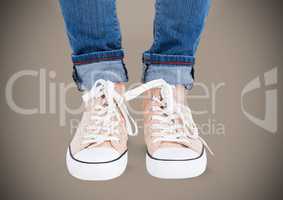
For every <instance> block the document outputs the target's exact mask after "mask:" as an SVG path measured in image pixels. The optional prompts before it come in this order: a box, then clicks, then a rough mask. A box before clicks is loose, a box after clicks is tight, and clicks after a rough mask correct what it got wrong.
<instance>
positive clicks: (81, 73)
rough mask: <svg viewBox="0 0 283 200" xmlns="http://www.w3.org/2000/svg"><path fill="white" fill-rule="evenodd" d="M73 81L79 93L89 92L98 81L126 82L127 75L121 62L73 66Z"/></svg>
mask: <svg viewBox="0 0 283 200" xmlns="http://www.w3.org/2000/svg"><path fill="white" fill-rule="evenodd" d="M73 79H74V81H75V82H76V84H77V86H78V89H79V90H80V91H84V90H90V89H91V88H92V86H93V85H94V84H95V82H96V81H97V80H99V79H104V80H109V81H112V82H114V83H119V82H127V81H128V73H127V69H126V68H125V65H124V63H123V61H122V60H117V61H115V60H114V61H104V62H96V63H90V64H81V65H74V69H73Z"/></svg>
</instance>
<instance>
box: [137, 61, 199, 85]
mask: <svg viewBox="0 0 283 200" xmlns="http://www.w3.org/2000/svg"><path fill="white" fill-rule="evenodd" d="M156 79H163V80H165V81H166V82H167V83H169V84H171V85H183V86H184V87H185V88H186V89H188V90H190V89H192V87H193V81H194V69H193V66H192V65H186V66H185V65H160V64H158V65H146V64H145V65H144V74H143V80H142V81H143V82H149V81H152V80H156Z"/></svg>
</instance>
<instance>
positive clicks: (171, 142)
mask: <svg viewBox="0 0 283 200" xmlns="http://www.w3.org/2000/svg"><path fill="white" fill-rule="evenodd" d="M177 90H178V92H177ZM184 90H185V89H184V88H183V87H182V86H180V87H175V86H171V85H169V84H168V83H166V82H165V81H164V80H162V79H159V80H154V81H151V82H148V83H146V84H143V85H142V86H140V87H138V88H136V89H133V90H132V91H129V92H128V93H127V99H128V100H131V99H133V98H136V97H137V96H138V95H140V94H141V93H143V92H145V91H147V93H148V95H149V99H147V100H145V118H144V124H145V126H144V135H145V142H146V145H147V155H146V168H147V171H148V172H149V174H151V175H152V176H154V177H157V178H164V179H184V178H192V177H196V176H199V175H201V174H202V173H203V172H204V171H205V170H206V165H207V157H206V149H208V150H209V151H210V152H211V150H210V148H209V147H208V145H207V144H206V142H205V141H204V140H203V139H202V138H201V137H200V136H199V133H198V129H197V127H196V124H195V123H194V120H193V118H192V114H191V110H190V109H189V107H187V106H185V105H184V100H182V99H183V98H177V97H179V96H180V95H178V94H180V93H184ZM211 153H212V152H211ZM212 154H213V153H212Z"/></svg>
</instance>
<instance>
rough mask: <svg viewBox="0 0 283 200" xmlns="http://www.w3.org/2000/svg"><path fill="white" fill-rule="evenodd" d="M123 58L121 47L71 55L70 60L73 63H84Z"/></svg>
mask: <svg viewBox="0 0 283 200" xmlns="http://www.w3.org/2000/svg"><path fill="white" fill-rule="evenodd" d="M123 58H124V51H123V50H122V49H120V50H113V51H99V52H92V53H86V54H80V55H74V54H73V55H72V61H73V63H74V65H85V64H90V63H96V62H103V61H114V60H123Z"/></svg>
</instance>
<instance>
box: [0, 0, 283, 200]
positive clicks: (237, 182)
mask: <svg viewBox="0 0 283 200" xmlns="http://www.w3.org/2000/svg"><path fill="white" fill-rule="evenodd" d="M118 8H119V11H118V13H119V17H120V19H121V26H122V29H123V39H124V40H123V42H124V43H123V44H124V48H125V49H126V50H127V65H128V69H129V73H130V77H131V83H134V82H138V81H139V80H140V76H141V68H142V67H141V62H140V55H141V53H142V52H143V51H144V50H145V49H146V48H148V47H149V45H150V43H151V39H152V18H153V1H152V0H142V1H133V0H120V1H118ZM282 8H283V6H282V5H281V3H280V1H264V0H214V1H213V6H212V9H211V12H210V16H209V19H208V22H207V26H206V30H205V33H204V34H203V39H202V41H201V45H200V48H199V51H198V61H197V66H196V67H197V81H201V82H203V83H205V84H206V85H208V86H210V85H211V84H212V83H221V82H224V83H225V87H224V88H222V89H221V90H219V93H217V99H216V114H212V113H210V114H207V115H199V116H196V117H195V118H196V120H197V121H198V122H199V123H205V122H207V119H208V118H211V119H214V120H216V121H217V122H219V123H223V124H224V125H225V134H222V135H215V134H210V135H205V136H204V137H205V138H206V140H207V141H208V142H209V144H210V146H211V148H212V149H213V150H214V152H215V154H216V156H215V157H213V158H212V157H209V167H208V171H207V172H206V173H205V174H204V175H203V176H201V177H199V178H195V179H191V180H181V181H174V180H170V181H169V180H159V179H155V178H153V177H151V176H149V175H148V174H147V172H146V169H145V159H144V158H145V147H144V143H143V136H142V129H140V135H139V136H138V137H135V138H131V139H130V145H129V156H130V158H129V165H128V168H127V171H126V173H125V174H124V175H123V176H121V177H120V178H118V179H115V180H113V181H109V182H82V181H79V180H76V179H74V178H73V177H71V176H70V175H69V174H68V172H67V170H66V167H65V152H66V148H67V146H68V143H69V142H70V140H71V138H72V136H71V135H70V127H69V125H67V126H65V127H60V126H59V114H58V113H56V114H41V115H40V114H35V115H30V116H25V115H20V114H17V113H15V112H13V111H12V110H11V109H10V108H9V107H8V105H7V103H6V100H5V86H6V83H7V80H8V79H9V78H10V77H11V76H12V75H13V74H14V73H16V72H18V71H20V70H24V69H33V70H38V69H39V68H45V69H46V70H47V71H50V70H54V71H55V72H56V74H57V76H56V78H55V79H54V80H52V81H53V82H55V83H58V84H59V83H62V82H65V83H71V81H72V80H71V62H70V59H69V55H70V53H71V52H70V49H69V45H68V41H67V39H66V37H65V32H64V24H63V19H62V17H61V14H60V9H59V4H58V2H57V1H56V0H49V1H46V0H25V1H20V0H18V1H16V0H10V1H1V5H0V9H1V12H0V22H1V31H0V34H1V35H0V36H1V37H0V41H1V42H0V52H1V54H0V57H1V59H0V65H1V68H0V87H1V99H0V106H1V127H0V128H1V129H0V130H1V136H0V137H1V138H0V139H1V140H0V142H1V144H0V147H1V162H0V174H1V175H0V183H1V187H0V192H1V199H22V200H26V199H27V200H32V199H42V200H45V199H50V200H51V199H52V200H55V199H58V200H59V199H69V200H71V199H92V200H93V199H95V200H104V199H105V200H110V199H116V200H122V199H123V200H126V199H136V200H139V199H160V200H161V199H163V200H169V199H170V200H171V199H178V200H181V199H184V200H185V199H186V200H188V199H210V200H212V199H214V200H219V199H229V200H232V199H235V200H236V199H237V200H239V199H247V200H251V199H254V200H260V199H262V200H263V199H283V192H282V188H283V176H282V169H283V156H282V150H283V136H282V128H283V127H282V115H281V114H282V108H283V106H282V104H281V102H282V101H281V100H282V80H281V79H280V76H282V69H281V67H282V66H283V39H282V35H283V30H282V27H283V24H282ZM276 66H277V67H278V79H279V82H278V85H277V86H275V87H277V89H278V93H279V97H278V102H279V107H278V113H279V114H278V122H279V127H278V131H277V133H276V134H272V133H269V132H267V131H265V130H263V129H261V128H259V127H257V126H256V125H254V124H253V123H252V122H250V121H249V120H247V118H246V117H245V116H244V115H243V113H242V112H241V108H240V93H241V90H242V89H243V87H244V86H245V85H246V84H247V83H248V82H249V81H250V80H252V79H253V78H255V77H256V76H258V75H262V74H263V73H264V72H266V71H268V70H270V69H272V68H273V67H276ZM192 92H193V93H192V94H194V93H197V92H198V91H197V89H196V88H195V89H194V90H193V91H192ZM38 96H39V90H38V80H36V79H28V78H26V79H25V78H23V79H21V80H19V81H18V83H17V85H16V86H15V91H14V98H15V100H16V102H17V103H18V104H19V105H21V106H25V107H33V106H34V105H37V104H38V102H39V100H38ZM57 101H58V98H57ZM67 102H68V105H69V106H71V107H74V108H75V107H77V106H78V105H79V104H80V93H79V92H76V91H75V90H72V91H71V92H69V93H68V96H67ZM264 104H265V102H264V90H259V91H258V92H255V93H253V94H251V95H250V97H249V99H248V101H247V106H248V110H249V111H250V112H251V113H253V114H254V115H256V116H264ZM132 106H134V107H135V108H137V109H140V107H139V102H138V101H137V102H134V103H133V104H132ZM209 106H211V101H210V100H192V101H191V107H192V108H206V107H208V108H209ZM136 117H137V118H138V119H141V116H139V115H136ZM73 118H76V119H79V115H70V114H69V115H68V116H67V122H68V123H69V120H70V119H73Z"/></svg>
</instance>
